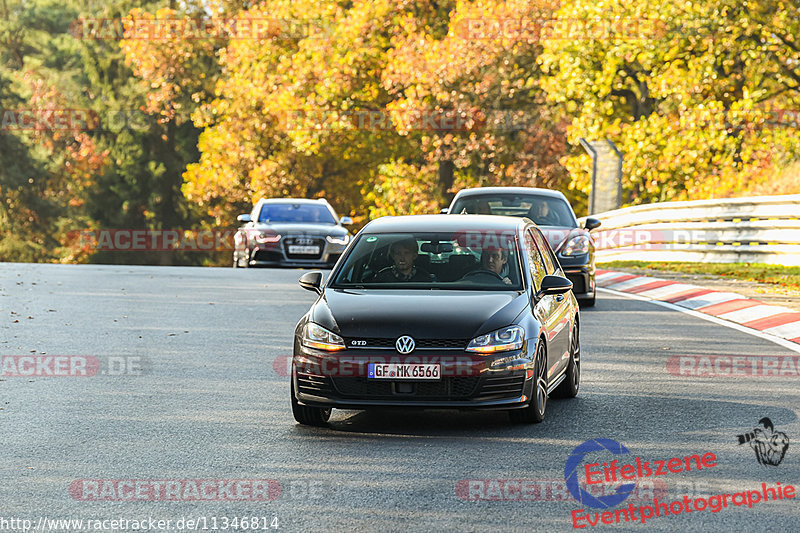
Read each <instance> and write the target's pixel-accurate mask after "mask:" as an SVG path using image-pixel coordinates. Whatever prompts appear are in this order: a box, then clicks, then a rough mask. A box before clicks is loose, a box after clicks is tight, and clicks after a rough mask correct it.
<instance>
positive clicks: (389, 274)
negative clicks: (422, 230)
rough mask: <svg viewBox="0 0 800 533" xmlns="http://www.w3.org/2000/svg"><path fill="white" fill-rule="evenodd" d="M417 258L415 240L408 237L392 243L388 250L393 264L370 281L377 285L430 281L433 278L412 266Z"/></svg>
mask: <svg viewBox="0 0 800 533" xmlns="http://www.w3.org/2000/svg"><path fill="white" fill-rule="evenodd" d="M418 256H419V252H418V251H417V241H416V239H413V238H410V237H409V238H407V239H403V240H400V241H397V242H394V243H392V245H391V247H390V248H389V257H391V258H392V262H393V263H394V264H393V265H392V266H389V267H386V268H384V269H382V270H381V271H380V272H378V273H377V274H376V275H375V276H374V277H373V278H372V280H370V281H376V282H379V283H392V282H395V281H424V282H428V281H432V280H433V276H431V275H430V274H429V273H427V272H425V270H423V269H421V268H419V267H417V266H416V265H415V264H414V261H416V259H417V257H418Z"/></svg>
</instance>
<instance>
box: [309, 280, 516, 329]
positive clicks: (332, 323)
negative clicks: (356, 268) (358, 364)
mask: <svg viewBox="0 0 800 533" xmlns="http://www.w3.org/2000/svg"><path fill="white" fill-rule="evenodd" d="M527 305H528V297H527V293H525V292H516V291H502V292H487V291H446V290H434V291H431V290H342V289H326V290H325V292H324V294H323V296H322V297H321V298H320V299H319V300H318V301H317V303H316V304H315V305H314V308H313V309H312V310H311V314H310V315H309V318H310V319H311V320H312V321H313V322H316V323H317V324H320V325H321V326H323V327H326V328H328V329H331V330H333V331H334V332H336V333H338V334H339V335H341V336H342V337H345V338H352V337H382V338H392V337H399V336H400V335H411V336H412V337H415V338H420V339H468V338H472V337H475V336H477V335H482V334H483V333H487V332H489V331H492V330H495V329H498V328H501V327H504V326H508V325H509V324H512V323H513V321H514V319H515V318H516V317H517V315H519V314H520V313H521V312H522V311H523V310H524V309H525V307H526V306H527Z"/></svg>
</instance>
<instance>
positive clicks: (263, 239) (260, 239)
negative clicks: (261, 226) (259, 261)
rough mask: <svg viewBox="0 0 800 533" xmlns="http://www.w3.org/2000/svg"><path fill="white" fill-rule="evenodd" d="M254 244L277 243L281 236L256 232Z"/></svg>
mask: <svg viewBox="0 0 800 533" xmlns="http://www.w3.org/2000/svg"><path fill="white" fill-rule="evenodd" d="M255 239H256V242H257V243H259V244H267V243H270V242H278V241H279V240H281V236H280V235H278V234H277V233H270V232H266V231H257V232H256V234H255Z"/></svg>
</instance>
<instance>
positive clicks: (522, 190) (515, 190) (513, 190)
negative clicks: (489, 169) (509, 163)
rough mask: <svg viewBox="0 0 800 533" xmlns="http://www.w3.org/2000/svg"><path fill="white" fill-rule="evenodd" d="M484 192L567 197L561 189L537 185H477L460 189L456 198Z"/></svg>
mask: <svg viewBox="0 0 800 533" xmlns="http://www.w3.org/2000/svg"><path fill="white" fill-rule="evenodd" d="M484 194H531V195H536V196H549V197H551V198H562V199H564V200H566V199H567V198H566V196H564V194H563V193H562V192H561V191H554V190H552V189H539V188H537V187H475V188H473V189H461V190H460V191H458V194H456V198H462V197H465V196H475V195H484ZM454 200H455V198H454Z"/></svg>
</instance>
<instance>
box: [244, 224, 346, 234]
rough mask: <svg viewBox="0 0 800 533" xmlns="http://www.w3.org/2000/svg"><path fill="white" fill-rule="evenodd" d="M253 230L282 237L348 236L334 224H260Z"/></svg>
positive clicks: (341, 228)
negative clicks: (272, 232)
mask: <svg viewBox="0 0 800 533" xmlns="http://www.w3.org/2000/svg"><path fill="white" fill-rule="evenodd" d="M252 227H253V229H255V230H259V231H274V232H275V233H278V234H280V235H288V234H291V235H346V234H347V230H346V229H345V228H343V227H341V226H337V225H334V224H309V223H302V222H269V223H266V222H258V223H255V224H253V226H252Z"/></svg>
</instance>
